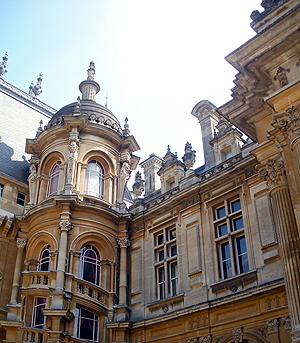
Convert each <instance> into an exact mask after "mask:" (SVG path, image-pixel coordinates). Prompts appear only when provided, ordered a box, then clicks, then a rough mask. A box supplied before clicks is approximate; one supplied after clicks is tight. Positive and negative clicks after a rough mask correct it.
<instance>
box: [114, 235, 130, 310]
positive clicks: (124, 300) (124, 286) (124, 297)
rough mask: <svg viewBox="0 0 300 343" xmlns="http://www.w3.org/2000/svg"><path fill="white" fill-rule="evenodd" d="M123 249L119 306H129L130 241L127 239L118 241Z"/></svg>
mask: <svg viewBox="0 0 300 343" xmlns="http://www.w3.org/2000/svg"><path fill="white" fill-rule="evenodd" d="M117 241H118V244H119V245H120V248H121V253H120V284H119V304H120V305H126V304H127V247H128V246H129V245H130V240H129V239H128V238H127V237H124V238H120V239H118V240H117Z"/></svg>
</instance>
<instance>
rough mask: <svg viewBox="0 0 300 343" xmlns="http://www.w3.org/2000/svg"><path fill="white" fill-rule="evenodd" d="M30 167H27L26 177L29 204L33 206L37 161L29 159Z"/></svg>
mask: <svg viewBox="0 0 300 343" xmlns="http://www.w3.org/2000/svg"><path fill="white" fill-rule="evenodd" d="M29 163H30V167H29V176H28V179H27V181H28V185H29V204H34V199H35V192H36V181H37V175H36V166H37V164H38V159H36V158H31V159H30V160H29Z"/></svg>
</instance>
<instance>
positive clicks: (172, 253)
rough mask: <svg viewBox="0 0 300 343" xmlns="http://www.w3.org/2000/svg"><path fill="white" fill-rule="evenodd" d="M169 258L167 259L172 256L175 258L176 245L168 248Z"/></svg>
mask: <svg viewBox="0 0 300 343" xmlns="http://www.w3.org/2000/svg"><path fill="white" fill-rule="evenodd" d="M169 254H170V256H169V257H172V256H176V255H177V245H172V246H171V247H170V252H169Z"/></svg>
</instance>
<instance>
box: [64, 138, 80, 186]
mask: <svg viewBox="0 0 300 343" xmlns="http://www.w3.org/2000/svg"><path fill="white" fill-rule="evenodd" d="M79 146H80V139H79V137H78V133H77V132H76V133H75V134H74V133H73V134H72V133H71V135H70V137H69V166H68V181H67V183H69V184H72V183H73V180H74V173H75V166H76V161H77V158H78V149H79Z"/></svg>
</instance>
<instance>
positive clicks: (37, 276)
mask: <svg viewBox="0 0 300 343" xmlns="http://www.w3.org/2000/svg"><path fill="white" fill-rule="evenodd" d="M50 276H51V273H50V272H41V271H30V272H23V277H24V286H25V287H28V286H30V285H41V286H50V281H51V280H50Z"/></svg>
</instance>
